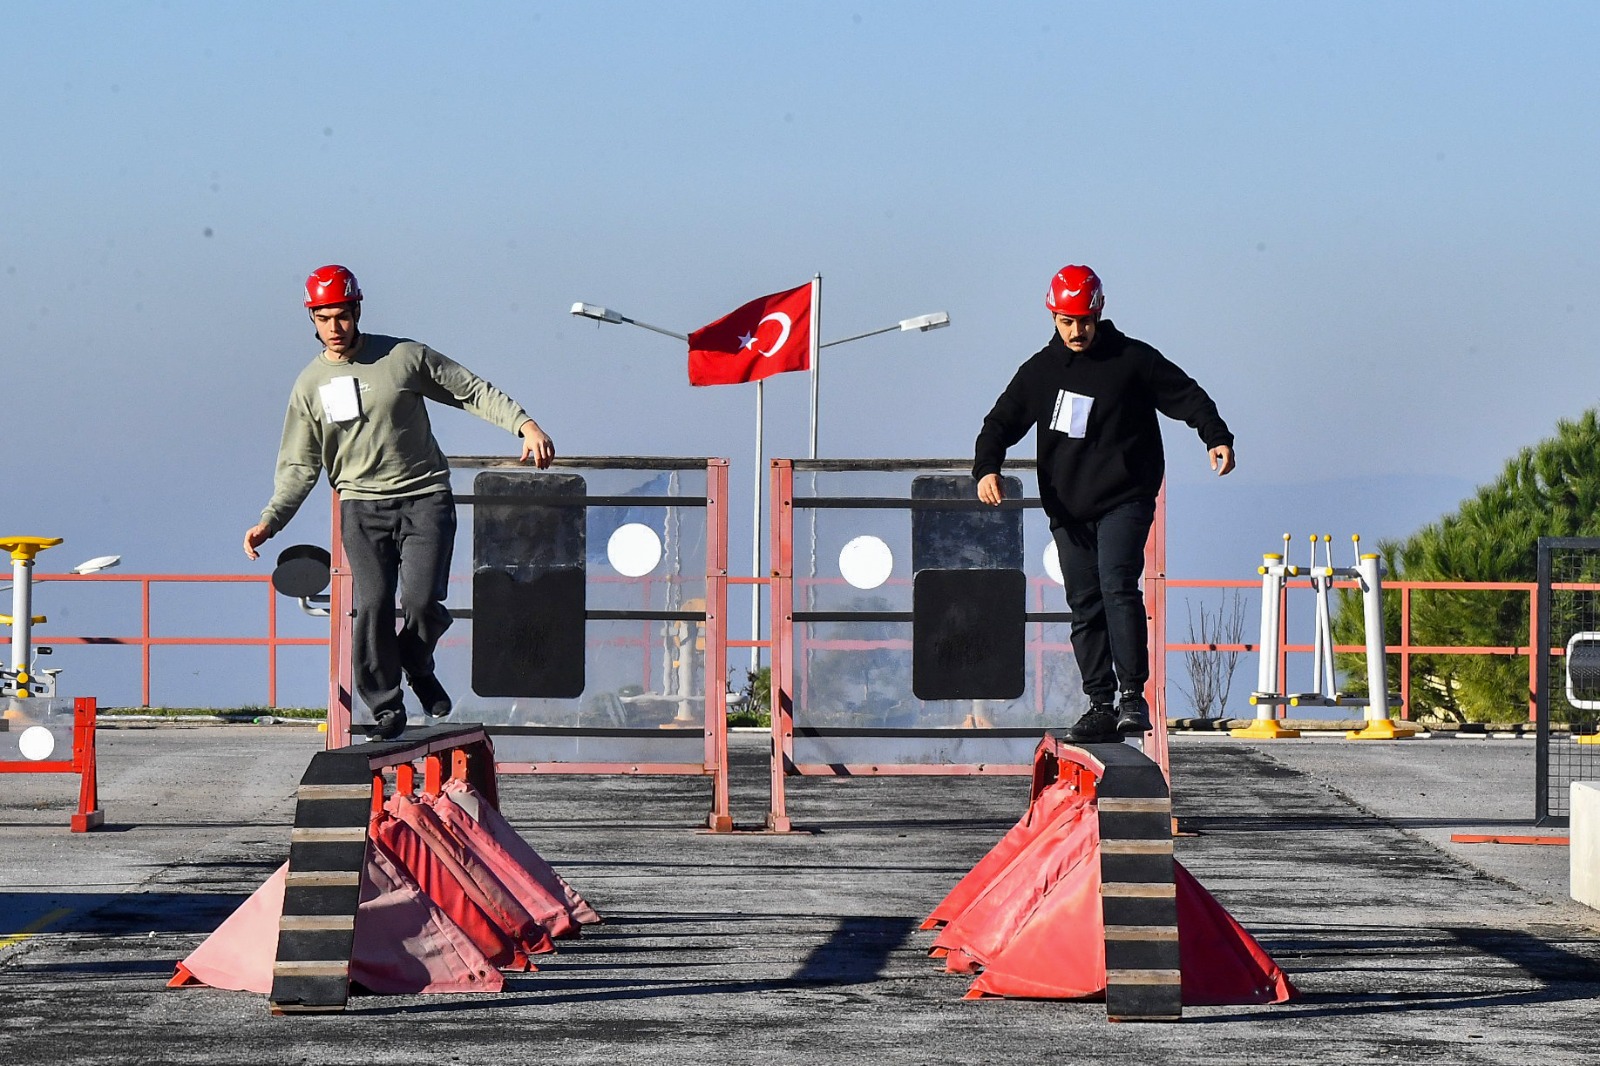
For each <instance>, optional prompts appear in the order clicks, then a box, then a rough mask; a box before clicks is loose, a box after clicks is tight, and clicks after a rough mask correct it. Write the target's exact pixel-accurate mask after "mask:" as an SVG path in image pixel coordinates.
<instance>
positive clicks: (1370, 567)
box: [1356, 555, 1389, 722]
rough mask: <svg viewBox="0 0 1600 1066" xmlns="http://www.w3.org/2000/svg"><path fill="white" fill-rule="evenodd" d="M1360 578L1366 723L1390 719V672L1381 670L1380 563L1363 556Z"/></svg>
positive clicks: (1381, 612) (1376, 559)
mask: <svg viewBox="0 0 1600 1066" xmlns="http://www.w3.org/2000/svg"><path fill="white" fill-rule="evenodd" d="M1356 573H1357V574H1358V575H1359V576H1360V578H1361V606H1362V609H1363V610H1362V613H1363V615H1364V618H1365V621H1366V626H1367V700H1368V703H1367V721H1369V722H1383V721H1387V720H1388V718H1389V671H1388V670H1386V669H1384V658H1383V655H1384V648H1383V561H1382V560H1381V559H1380V558H1379V557H1378V556H1376V555H1363V556H1362V557H1361V558H1360V560H1358V561H1357V563H1356Z"/></svg>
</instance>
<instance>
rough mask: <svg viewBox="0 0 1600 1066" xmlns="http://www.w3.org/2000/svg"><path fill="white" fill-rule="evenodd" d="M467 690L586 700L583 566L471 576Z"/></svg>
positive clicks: (487, 694) (503, 694)
mask: <svg viewBox="0 0 1600 1066" xmlns="http://www.w3.org/2000/svg"><path fill="white" fill-rule="evenodd" d="M472 603H473V616H472V691H474V692H476V693H477V694H478V695H480V696H544V697H549V698H552V699H571V698H573V697H575V696H581V695H583V687H584V683H585V674H584V609H585V604H586V599H585V582H584V572H583V569H582V568H581V567H579V568H569V569H564V570H547V571H543V572H539V571H534V572H531V573H522V574H510V573H507V572H506V571H504V570H480V571H478V572H477V573H475V574H473V575H472Z"/></svg>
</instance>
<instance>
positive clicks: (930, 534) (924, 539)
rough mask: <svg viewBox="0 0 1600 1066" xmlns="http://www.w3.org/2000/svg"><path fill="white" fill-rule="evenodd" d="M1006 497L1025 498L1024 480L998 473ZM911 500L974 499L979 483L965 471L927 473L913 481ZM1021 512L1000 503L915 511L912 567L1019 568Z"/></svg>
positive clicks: (962, 568) (915, 570)
mask: <svg viewBox="0 0 1600 1066" xmlns="http://www.w3.org/2000/svg"><path fill="white" fill-rule="evenodd" d="M1000 485H1001V488H1002V490H1003V491H1004V493H1005V497H1006V499H1008V500H1017V499H1021V498H1022V481H1021V480H1020V479H1018V478H1014V477H1005V476H1002V477H1001V478H1000ZM911 498H912V499H913V500H975V499H977V498H978V483H977V482H976V481H975V480H973V479H972V478H971V477H970V476H968V475H966V474H923V475H921V476H920V477H917V478H915V479H913V480H912V482H911ZM1022 566H1023V559H1022V511H1021V510H1020V509H1018V508H1005V509H1001V508H999V507H995V508H988V507H985V508H983V509H982V510H976V511H975V510H961V511H941V510H937V509H930V508H920V507H919V508H916V509H915V510H913V511H912V512H911V570H912V572H913V573H916V572H918V571H921V570H988V569H1014V570H1021V569H1022Z"/></svg>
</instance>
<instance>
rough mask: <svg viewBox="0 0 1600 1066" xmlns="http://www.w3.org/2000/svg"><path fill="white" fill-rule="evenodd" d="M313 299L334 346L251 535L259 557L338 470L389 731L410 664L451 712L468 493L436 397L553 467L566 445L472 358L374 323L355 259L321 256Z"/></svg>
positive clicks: (371, 665)
mask: <svg viewBox="0 0 1600 1066" xmlns="http://www.w3.org/2000/svg"><path fill="white" fill-rule="evenodd" d="M306 308H307V309H308V310H309V312H310V315H311V321H312V323H313V324H314V325H315V326H316V329H317V339H318V340H320V341H321V342H322V345H323V351H322V352H321V354H319V355H318V356H317V357H316V358H315V359H313V360H312V361H311V365H310V366H308V367H306V368H305V369H304V370H303V371H301V372H300V376H299V377H298V378H297V379H296V380H295V383H294V390H293V391H292V392H291V393H290V396H289V410H288V414H287V415H286V416H285V417H284V421H283V441H282V443H281V444H280V445H279V447H278V465H277V472H276V476H275V479H274V485H273V493H272V499H271V501H270V502H268V504H267V506H266V507H265V508H264V509H263V510H262V512H261V521H260V522H259V523H257V524H256V525H254V526H252V527H251V528H250V529H249V531H247V532H246V533H245V535H244V552H245V554H246V555H247V556H249V557H250V558H252V559H255V558H257V557H258V556H259V552H258V551H257V549H258V548H260V547H261V545H262V544H264V543H265V542H266V541H267V540H268V539H269V538H271V537H272V536H273V535H274V534H276V533H277V532H278V531H279V530H281V529H282V528H283V527H284V526H285V525H287V524H288V522H289V520H290V519H291V518H293V517H294V514H295V512H296V511H297V510H299V508H300V505H301V504H302V503H304V502H305V498H306V496H307V495H309V494H310V492H311V490H312V489H313V488H314V487H315V486H316V483H317V479H318V477H320V476H321V474H322V471H324V470H326V471H327V472H328V480H329V482H330V483H331V484H332V485H333V487H334V489H335V490H336V491H337V492H338V493H339V522H340V530H341V533H342V538H341V539H342V542H343V544H344V551H345V556H346V558H347V559H348V560H349V563H350V572H351V576H352V577H353V578H354V581H355V590H354V598H355V619H354V622H353V624H352V631H351V638H352V644H353V648H352V653H353V654H352V658H353V660H354V668H355V687H356V692H357V693H358V694H359V695H360V696H361V699H362V701H363V702H364V703H366V705H367V706H368V707H369V708H370V709H371V711H372V715H373V719H374V721H375V722H376V725H375V727H374V728H373V730H372V735H374V736H375V737H378V738H381V739H385V740H389V739H393V738H395V737H397V736H399V735H400V734H401V732H403V731H404V729H405V726H406V711H405V704H404V700H403V698H402V696H401V689H400V681H401V675H402V674H404V676H405V679H406V680H407V681H409V682H410V685H411V691H412V692H413V693H414V694H415V695H416V697H417V699H418V700H419V701H420V702H421V704H422V709H423V712H424V713H425V714H427V715H428V716H429V717H433V718H442V717H444V716H445V715H447V714H449V713H450V710H451V703H450V696H449V694H448V693H447V692H446V691H445V689H444V686H443V685H441V684H440V683H439V679H438V677H436V676H435V674H434V660H433V650H434V647H435V646H436V645H437V644H438V643H439V638H440V637H442V636H443V635H444V631H445V630H446V629H448V628H449V627H450V621H451V619H450V612H449V610H448V609H447V608H446V607H445V606H444V599H445V596H446V594H447V592H448V586H449V578H450V556H451V552H452V549H453V548H454V544H455V532H456V513H455V500H454V498H453V497H452V496H451V493H450V466H449V464H448V463H447V462H446V460H445V456H444V452H443V450H442V449H441V448H440V447H439V442H438V441H437V440H435V439H434V436H433V429H432V427H431V425H430V424H429V421H428V411H427V406H426V404H425V403H424V401H425V400H430V399H431V400H435V401H437V402H439V403H443V404H447V405H449V406H451V407H457V408H464V409H465V410H468V411H470V412H472V413H473V414H475V415H477V416H478V417H479V418H482V419H483V420H484V421H486V422H490V423H493V424H494V425H497V426H501V427H502V428H504V429H506V430H507V431H509V432H511V433H515V434H517V435H518V436H520V437H521V438H522V461H523V462H527V461H528V460H529V459H532V460H533V461H534V462H535V463H536V464H537V465H538V466H539V467H540V468H541V469H543V468H545V467H548V466H549V465H550V463H551V461H552V460H553V459H554V458H555V445H554V444H553V443H552V442H551V440H550V437H549V436H548V435H547V434H546V433H545V432H544V430H542V429H540V428H539V424H538V423H537V422H535V421H534V420H533V419H532V418H530V417H528V413H527V412H526V411H524V410H523V409H522V408H521V407H520V406H518V405H517V403H516V401H514V400H512V399H511V397H509V396H507V395H506V394H505V393H503V392H501V391H500V390H499V389H497V388H495V387H494V386H493V385H491V384H489V383H488V382H487V381H484V380H483V379H482V378H480V377H478V376H477V375H475V374H473V373H472V372H471V371H470V370H467V369H466V368H465V367H463V366H461V365H460V364H459V363H456V362H453V361H451V360H449V359H447V358H445V357H444V356H442V355H440V354H439V353H438V352H436V351H434V350H433V349H432V348H429V347H428V346H427V345H425V344H419V343H418V342H416V341H411V340H401V339H398V338H395V337H383V336H379V335H377V334H365V333H362V332H360V330H359V329H358V328H357V327H358V324H359V323H360V321H361V288H360V286H359V285H358V284H357V283H356V278H355V275H354V274H352V273H351V272H350V271H349V270H347V269H345V268H344V267H342V266H325V267H321V268H320V269H318V270H316V271H315V272H313V273H312V275H311V276H310V277H309V278H307V279H306ZM396 593H398V594H399V598H400V614H401V619H402V621H401V625H400V628H399V632H398V633H396V631H395V624H394V609H395V596H396Z"/></svg>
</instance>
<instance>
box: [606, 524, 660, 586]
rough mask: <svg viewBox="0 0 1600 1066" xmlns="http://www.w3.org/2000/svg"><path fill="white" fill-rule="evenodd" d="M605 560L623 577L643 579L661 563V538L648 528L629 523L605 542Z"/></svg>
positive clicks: (619, 528) (618, 528) (619, 527)
mask: <svg viewBox="0 0 1600 1066" xmlns="http://www.w3.org/2000/svg"><path fill="white" fill-rule="evenodd" d="M606 558H607V559H609V560H611V565H612V566H613V567H615V568H616V571H617V573H619V574H621V575H622V576H623V577H644V575H646V574H648V573H649V572H650V571H652V570H654V569H655V568H656V564H657V563H659V562H661V538H660V537H659V536H658V535H657V534H656V531H655V530H653V529H651V528H650V527H649V526H647V525H644V524H643V523H641V522H629V523H628V524H627V525H625V526H618V527H617V531H616V532H615V533H613V534H611V539H610V540H608V541H606Z"/></svg>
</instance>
